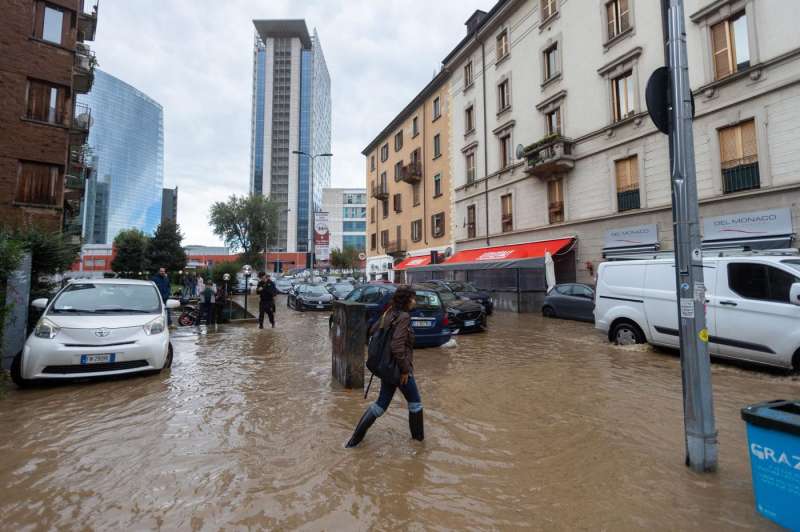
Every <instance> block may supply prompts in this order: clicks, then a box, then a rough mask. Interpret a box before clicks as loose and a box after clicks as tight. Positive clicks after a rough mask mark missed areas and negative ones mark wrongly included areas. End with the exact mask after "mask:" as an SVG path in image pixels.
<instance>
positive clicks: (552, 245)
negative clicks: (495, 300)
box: [444, 238, 575, 265]
mask: <svg viewBox="0 0 800 532" xmlns="http://www.w3.org/2000/svg"><path fill="white" fill-rule="evenodd" d="M574 240H575V239H574V238H559V239H558V240H543V241H541V242H530V243H527V244H513V245H510V246H493V247H490V248H479V249H465V250H464V251H459V252H458V253H456V254H455V255H453V256H452V257H450V258H449V259H447V260H446V261H444V264H447V265H451V264H464V263H473V264H479V263H492V262H507V261H515V260H522V259H540V258H542V257H544V255H545V253H546V252H548V251H549V252H550V254H551V255H555V254H556V253H558V252H559V251H561V250H562V249H564V248H565V247H567V246H569V245H570V244H572V242H573V241H574Z"/></svg>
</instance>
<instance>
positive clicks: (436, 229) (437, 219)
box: [431, 212, 444, 238]
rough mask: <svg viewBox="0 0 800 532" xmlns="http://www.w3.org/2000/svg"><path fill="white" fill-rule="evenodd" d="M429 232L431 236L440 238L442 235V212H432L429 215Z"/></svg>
mask: <svg viewBox="0 0 800 532" xmlns="http://www.w3.org/2000/svg"><path fill="white" fill-rule="evenodd" d="M431 234H432V235H433V238H440V237H443V236H444V213H443V212H440V213H439V214H434V215H433V216H431Z"/></svg>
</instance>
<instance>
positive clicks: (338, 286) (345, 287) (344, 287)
mask: <svg viewBox="0 0 800 532" xmlns="http://www.w3.org/2000/svg"><path fill="white" fill-rule="evenodd" d="M333 289H334V290H336V291H337V292H347V291H349V290H352V289H353V285H351V284H346V283H342V284H335V285H333Z"/></svg>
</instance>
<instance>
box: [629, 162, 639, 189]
mask: <svg viewBox="0 0 800 532" xmlns="http://www.w3.org/2000/svg"><path fill="white" fill-rule="evenodd" d="M638 163H639V159H638V158H637V157H631V158H630V159H628V185H629V186H630V187H631V188H632V189H634V188H639V164H638Z"/></svg>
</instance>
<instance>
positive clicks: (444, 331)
mask: <svg viewBox="0 0 800 532" xmlns="http://www.w3.org/2000/svg"><path fill="white" fill-rule="evenodd" d="M412 288H413V289H414V292H415V293H416V295H417V298H416V299H417V306H416V308H414V310H412V311H411V326H412V328H413V329H414V338H415V340H414V347H439V346H440V345H443V344H445V343H447V341H448V340H450V337H451V336H452V334H453V333H452V331H451V330H450V322H449V318H448V317H447V312H445V308H444V304H443V303H442V300H441V299H440V298H439V294H437V293H436V291H435V290H431V289H430V288H425V287H423V286H413V287H412ZM396 290H397V285H395V284H389V283H368V284H365V285H361V286H358V287H356V288H355V290H353V291H352V292H350V294H349V295H348V296H347V297H346V298H345V301H357V302H359V303H363V304H364V305H365V306H366V308H367V330H369V329H370V328H371V327H372V325H373V324H374V323H375V322H376V321H378V319H380V317H381V315H382V314H383V312H384V311H385V310H386V309H387V308H389V302H390V301H391V300H392V295H393V294H394V293H395V291H396Z"/></svg>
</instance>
